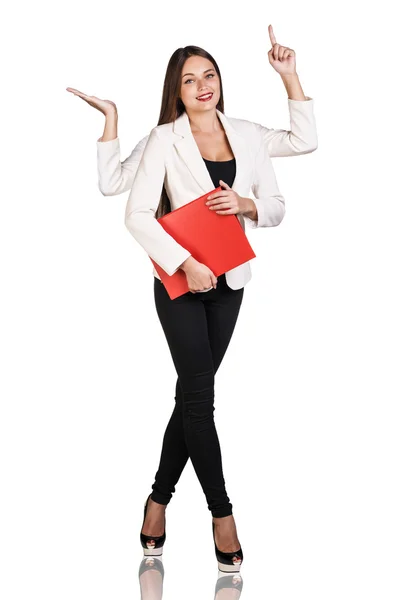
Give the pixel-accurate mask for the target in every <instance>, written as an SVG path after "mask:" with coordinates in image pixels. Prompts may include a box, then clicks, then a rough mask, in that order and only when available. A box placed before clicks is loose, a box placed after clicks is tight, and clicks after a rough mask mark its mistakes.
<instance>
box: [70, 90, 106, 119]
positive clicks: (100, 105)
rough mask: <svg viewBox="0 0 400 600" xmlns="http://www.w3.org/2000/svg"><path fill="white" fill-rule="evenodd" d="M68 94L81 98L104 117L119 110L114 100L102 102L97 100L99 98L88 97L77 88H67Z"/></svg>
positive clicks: (99, 99)
mask: <svg viewBox="0 0 400 600" xmlns="http://www.w3.org/2000/svg"><path fill="white" fill-rule="evenodd" d="M66 90H67V92H72V93H73V94H74V95H75V96H79V98H82V100H85V102H87V103H88V104H90V106H93V107H94V108H97V110H99V111H100V112H102V113H103V115H107V114H110V113H112V112H115V111H116V110H117V107H116V105H115V103H114V102H113V101H112V100H102V99H101V98H97V96H88V95H87V94H84V93H83V92H80V91H79V90H76V89H75V88H71V87H67V88H66Z"/></svg>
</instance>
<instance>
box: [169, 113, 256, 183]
mask: <svg viewBox="0 0 400 600" xmlns="http://www.w3.org/2000/svg"><path fill="white" fill-rule="evenodd" d="M217 115H218V117H219V120H220V121H221V124H222V126H223V128H224V129H225V133H226V136H227V138H228V141H229V144H230V146H231V148H232V152H233V154H234V156H235V159H236V176H235V180H234V182H233V185H232V186H231V187H232V189H233V190H235V191H236V192H237V193H238V194H239V195H240V190H242V188H243V187H244V184H245V182H248V180H249V168H251V164H250V156H249V152H248V148H247V143H246V140H245V139H244V138H243V136H241V135H240V134H239V133H238V132H237V131H236V129H235V128H234V127H233V124H232V123H231V121H230V119H229V118H228V117H227V116H226V115H224V113H222V112H221V111H219V110H218V109H217ZM173 131H174V133H175V134H177V135H178V136H180V137H179V139H177V140H176V141H175V142H174V145H175V147H176V149H177V151H178V152H179V154H180V156H181V158H182V160H183V161H184V162H185V163H186V165H187V167H188V169H189V170H190V172H191V173H192V175H193V177H194V178H195V179H196V181H197V183H198V184H199V186H200V187H201V189H202V190H203V192H204V193H205V194H206V193H207V192H209V191H211V190H212V189H214V183H213V181H212V179H211V177H210V174H209V172H208V169H207V167H206V165H205V163H204V160H203V158H202V156H201V153H200V150H199V147H198V146H197V143H196V140H195V138H194V136H193V134H192V130H191V129H190V122H189V117H188V115H187V113H186V112H184V113H182V115H181V116H180V117H178V118H177V119H176V120H175V121H174V125H173ZM247 187H248V185H247ZM242 193H247V192H243V191H242Z"/></svg>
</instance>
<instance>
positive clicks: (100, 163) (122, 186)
mask: <svg viewBox="0 0 400 600" xmlns="http://www.w3.org/2000/svg"><path fill="white" fill-rule="evenodd" d="M148 137H149V136H146V137H144V138H143V139H141V140H140V142H138V144H136V146H135V148H134V149H133V150H132V152H131V154H130V155H129V156H128V157H127V158H126V159H125V160H124V161H122V162H121V151H120V143H119V138H118V137H116V138H114V139H112V140H109V141H106V142H102V141H100V140H97V172H98V186H99V189H100V191H101V193H102V194H103V196H117V195H118V194H122V193H123V192H126V191H127V190H129V189H130V188H131V187H132V184H133V181H134V179H135V175H136V172H137V169H138V166H139V163H140V159H141V158H142V154H143V151H144V149H145V146H146V143H147V140H148Z"/></svg>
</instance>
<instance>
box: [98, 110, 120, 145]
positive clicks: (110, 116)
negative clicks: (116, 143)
mask: <svg viewBox="0 0 400 600" xmlns="http://www.w3.org/2000/svg"><path fill="white" fill-rule="evenodd" d="M105 117H106V122H105V125H104V131H103V135H102V137H101V138H100V139H99V140H98V141H99V142H110V141H111V140H115V138H117V137H118V113H117V111H116V110H113V111H110V112H107V113H105Z"/></svg>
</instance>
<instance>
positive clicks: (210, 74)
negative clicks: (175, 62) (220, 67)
mask: <svg viewBox="0 0 400 600" xmlns="http://www.w3.org/2000/svg"><path fill="white" fill-rule="evenodd" d="M207 77H215V74H214V73H208V75H207ZM189 81H193V79H186V81H185V83H188V82H189Z"/></svg>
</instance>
